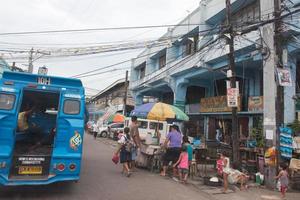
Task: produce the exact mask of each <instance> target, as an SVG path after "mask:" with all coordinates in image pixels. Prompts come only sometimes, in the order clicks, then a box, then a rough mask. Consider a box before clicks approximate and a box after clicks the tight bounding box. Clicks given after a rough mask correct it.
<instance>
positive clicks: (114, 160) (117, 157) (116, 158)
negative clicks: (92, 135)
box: [111, 154, 120, 164]
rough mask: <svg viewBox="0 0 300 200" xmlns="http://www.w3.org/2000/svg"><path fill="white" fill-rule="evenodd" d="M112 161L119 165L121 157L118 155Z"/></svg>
mask: <svg viewBox="0 0 300 200" xmlns="http://www.w3.org/2000/svg"><path fill="white" fill-rule="evenodd" d="M111 160H112V161H113V163H115V164H118V162H119V160H120V157H119V155H118V154H114V155H113V157H112V159H111Z"/></svg>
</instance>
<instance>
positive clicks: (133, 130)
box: [129, 116, 141, 169]
mask: <svg viewBox="0 0 300 200" xmlns="http://www.w3.org/2000/svg"><path fill="white" fill-rule="evenodd" d="M129 128H130V137H131V138H132V140H133V143H134V146H133V147H132V151H131V161H132V162H131V166H130V167H131V169H133V168H134V166H135V160H136V157H137V154H138V150H139V148H140V147H141V138H140V133H139V125H138V121H137V117H136V116H132V117H131V124H130V126H129Z"/></svg>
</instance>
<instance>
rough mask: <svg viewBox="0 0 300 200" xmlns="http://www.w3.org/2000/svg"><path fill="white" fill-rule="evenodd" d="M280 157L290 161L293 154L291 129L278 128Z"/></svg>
mask: <svg viewBox="0 0 300 200" xmlns="http://www.w3.org/2000/svg"><path fill="white" fill-rule="evenodd" d="M279 130H280V139H279V140H280V155H281V157H283V158H285V159H288V160H289V159H291V158H292V154H293V138H292V133H293V132H292V129H290V128H287V127H286V128H280V129H279Z"/></svg>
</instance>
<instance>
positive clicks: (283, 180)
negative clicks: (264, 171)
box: [275, 163, 289, 199]
mask: <svg viewBox="0 0 300 200" xmlns="http://www.w3.org/2000/svg"><path fill="white" fill-rule="evenodd" d="M275 179H279V180H280V192H281V196H282V198H283V199H285V193H286V191H287V189H288V185H289V173H288V171H287V165H286V164H285V163H282V164H281V165H280V172H279V174H278V176H276V177H275Z"/></svg>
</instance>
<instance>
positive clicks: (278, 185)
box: [276, 180, 281, 192]
mask: <svg viewBox="0 0 300 200" xmlns="http://www.w3.org/2000/svg"><path fill="white" fill-rule="evenodd" d="M276 188H277V190H278V191H279V192H280V189H281V183H280V180H278V181H277V184H276Z"/></svg>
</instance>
